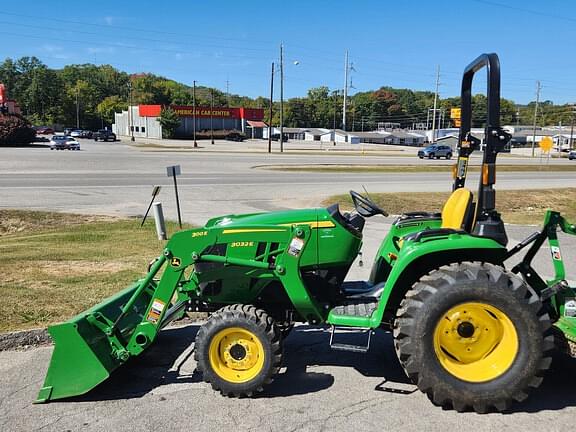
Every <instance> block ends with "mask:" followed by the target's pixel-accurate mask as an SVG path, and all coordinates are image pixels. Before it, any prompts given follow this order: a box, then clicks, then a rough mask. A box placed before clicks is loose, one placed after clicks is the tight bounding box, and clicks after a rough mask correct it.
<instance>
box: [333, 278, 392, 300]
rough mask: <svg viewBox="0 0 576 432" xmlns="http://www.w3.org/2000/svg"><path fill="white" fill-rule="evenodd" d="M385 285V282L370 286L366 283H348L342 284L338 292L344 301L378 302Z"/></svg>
mask: <svg viewBox="0 0 576 432" xmlns="http://www.w3.org/2000/svg"><path fill="white" fill-rule="evenodd" d="M385 284H386V282H380V283H377V284H376V285H372V284H371V283H370V282H368V281H350V282H344V283H343V284H342V287H341V288H340V290H341V291H342V294H344V296H345V297H346V299H355V300H374V301H378V300H379V299H380V296H381V295H382V291H384V285H385Z"/></svg>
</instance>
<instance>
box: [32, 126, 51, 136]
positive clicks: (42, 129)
mask: <svg viewBox="0 0 576 432" xmlns="http://www.w3.org/2000/svg"><path fill="white" fill-rule="evenodd" d="M34 129H36V135H51V134H53V133H54V129H52V128H51V127H48V126H36V127H35V128H34Z"/></svg>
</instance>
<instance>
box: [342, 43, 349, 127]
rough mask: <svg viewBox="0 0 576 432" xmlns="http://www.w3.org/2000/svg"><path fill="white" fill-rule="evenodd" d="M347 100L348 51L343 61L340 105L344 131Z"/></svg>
mask: <svg viewBox="0 0 576 432" xmlns="http://www.w3.org/2000/svg"><path fill="white" fill-rule="evenodd" d="M347 99H348V50H346V56H345V60H344V102H343V103H342V129H343V130H346V102H347Z"/></svg>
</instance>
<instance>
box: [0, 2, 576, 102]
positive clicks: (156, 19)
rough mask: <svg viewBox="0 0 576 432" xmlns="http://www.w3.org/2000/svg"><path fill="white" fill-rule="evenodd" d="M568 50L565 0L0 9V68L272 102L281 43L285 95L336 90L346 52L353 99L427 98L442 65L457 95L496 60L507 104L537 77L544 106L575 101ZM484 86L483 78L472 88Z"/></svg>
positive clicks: (448, 92)
mask: <svg viewBox="0 0 576 432" xmlns="http://www.w3.org/2000/svg"><path fill="white" fill-rule="evenodd" d="M575 42H576V1H572V0H547V1H545V2H544V1H536V0H459V1H447V0H430V1H426V0H402V1H397V0H389V1H383V0H380V1H378V0H374V1H365V0H352V1H350V0H349V1H340V0H333V1H314V0H307V1H301V0H290V1H288V0H285V1H273V0H268V1H266V2H264V1H259V0H252V1H249V2H242V1H237V0H236V1H229V0H218V1H214V0H210V1H208V0H204V1H197V0H189V1H177V0H172V1H158V0H154V1H149V0H139V1H132V0H125V1H118V0H116V1H109V0H99V1H90V2H88V1H86V2H84V1H77V0H76V1H71V0H66V1H64V0H62V1H55V0H48V1H46V0H44V1H21V2H6V4H3V5H2V7H1V8H0V47H1V49H0V60H2V59H3V57H11V58H18V57H22V56H36V57H38V58H40V59H41V60H42V61H43V62H44V63H46V64H47V65H48V66H50V67H53V68H61V67H63V66H65V65H67V64H78V63H96V64H111V65H113V66H115V67H117V68H118V69H121V70H124V71H127V72H129V73H139V72H152V73H155V74H158V75H162V76H165V77H167V78H171V79H174V80H177V81H180V82H183V83H185V84H189V85H192V81H193V80H196V82H197V83H198V84H199V85H204V86H210V87H215V88H218V89H220V90H222V91H226V90H227V88H228V90H229V91H230V92H231V93H235V94H241V95H246V96H250V97H256V96H266V97H267V96H268V95H269V92H270V71H271V63H272V62H276V63H278V61H279V47H280V44H281V43H282V44H283V46H284V83H285V84H284V97H285V98H290V97H297V96H305V95H306V92H307V90H308V89H310V88H312V87H318V86H327V87H329V88H330V89H342V88H343V87H344V69H345V67H344V64H345V63H344V57H345V51H346V50H348V51H349V58H350V62H351V66H352V67H351V70H350V77H349V78H350V81H351V83H352V87H351V89H350V93H351V94H354V93H355V92H359V91H367V90H373V89H377V88H379V87H381V86H391V87H396V88H410V89H413V90H429V91H434V88H435V81H436V68H437V67H438V66H439V68H440V86H439V92H440V96H441V97H451V96H458V95H459V89H460V80H461V74H462V70H463V69H464V67H465V66H466V65H467V64H468V63H469V62H470V61H472V60H473V59H474V58H476V57H477V56H478V55H479V54H481V53H484V52H496V53H497V54H498V55H499V57H500V63H501V68H502V91H501V94H502V96H503V97H506V98H509V99H512V100H514V101H515V102H516V103H520V104H524V103H528V102H530V101H532V100H534V99H535V94H536V81H537V80H540V81H541V84H542V90H541V95H540V100H552V101H553V102H554V103H558V104H560V103H573V102H575V101H576V83H575V82H574V79H573V76H574V71H575V70H576V55H574V53H573V46H572V43H575ZM2 56H3V57H2ZM276 83H278V74H277V75H276ZM485 86H486V81H485V76H484V74H481V75H479V76H478V78H477V79H475V82H474V88H475V90H477V91H478V92H482V91H483V89H484V88H485ZM278 88H279V86H276V93H275V98H277V97H278Z"/></svg>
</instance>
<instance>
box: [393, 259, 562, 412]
mask: <svg viewBox="0 0 576 432" xmlns="http://www.w3.org/2000/svg"><path fill="white" fill-rule="evenodd" d="M394 339H395V347H396V353H397V355H398V358H399V359H400V363H401V364H402V366H403V368H404V370H405V371H406V373H407V375H408V376H409V377H410V379H411V380H412V381H413V382H414V383H415V384H416V385H417V386H418V388H419V389H420V390H421V391H422V392H424V393H426V394H427V396H428V397H429V398H430V400H431V401H432V402H433V403H434V404H435V405H439V406H442V407H446V408H449V407H452V408H454V409H455V410H457V411H467V410H469V409H473V410H474V411H476V412H478V413H485V412H488V411H492V410H496V411H505V410H507V409H509V407H510V406H511V404H512V403H513V402H515V401H518V402H520V401H523V400H525V399H526V398H527V397H528V394H529V392H530V391H532V390H534V389H536V388H537V387H538V386H539V385H540V383H541V382H542V380H543V375H544V373H545V372H546V370H547V369H548V368H549V367H550V363H551V361H552V359H551V356H550V355H551V350H552V349H553V347H554V338H553V335H552V331H551V323H550V318H549V316H548V314H547V313H546V311H545V309H544V308H543V306H542V303H541V302H540V300H539V298H538V297H537V296H536V294H534V293H533V292H532V291H531V290H529V288H528V287H527V286H526V284H525V283H524V282H523V281H522V280H521V279H520V278H518V277H516V276H515V275H513V274H510V273H507V272H506V271H505V270H504V269H502V268H501V267H498V266H495V265H492V264H486V263H485V264H480V263H460V264H452V265H450V266H444V267H442V268H440V269H438V270H435V271H433V272H431V273H430V274H429V275H426V276H424V277H422V278H421V279H420V281H418V282H417V283H416V284H415V285H414V286H413V288H412V290H410V291H409V292H408V293H407V294H406V297H405V299H404V300H403V301H402V304H401V306H400V309H399V311H398V317H397V319H396V323H395V329H394Z"/></svg>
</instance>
